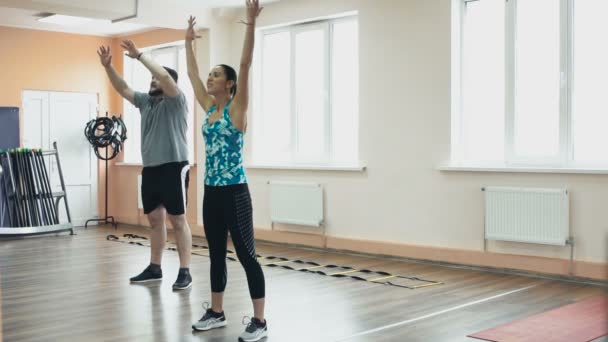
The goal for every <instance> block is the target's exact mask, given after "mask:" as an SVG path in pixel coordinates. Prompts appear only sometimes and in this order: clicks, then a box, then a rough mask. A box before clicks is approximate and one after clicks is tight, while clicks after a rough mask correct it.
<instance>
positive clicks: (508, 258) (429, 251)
mask: <svg viewBox="0 0 608 342" xmlns="http://www.w3.org/2000/svg"><path fill="white" fill-rule="evenodd" d="M255 235H256V240H263V241H269V242H274V243H286V244H292V245H301V246H308V247H315V248H323V249H333V250H337V251H344V252H354V253H360V254H370V255H381V256H389V257H401V258H409V259H415V260H420V261H431V262H439V263H449V264H452V265H462V266H476V267H489V268H494V269H504V270H515V271H524V272H533V273H539V274H549V275H557V276H564V277H573V278H574V277H576V278H585V279H594V280H602V281H606V280H608V264H607V263H596V262H588V261H574V264H573V267H572V274H570V271H571V269H570V260H565V259H558V258H546V257H537V256H527V255H512V254H503V253H494V252H483V251H473V250H459V249H451V248H440V247H428V246H413V245H406V244H399V243H393V242H382V241H371V240H359V239H351V238H342V237H334V236H319V235H312V234H300V233H293V232H285V231H273V230H268V229H256V230H255Z"/></svg>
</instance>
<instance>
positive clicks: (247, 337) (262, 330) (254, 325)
mask: <svg viewBox="0 0 608 342" xmlns="http://www.w3.org/2000/svg"><path fill="white" fill-rule="evenodd" d="M248 318H249V317H243V324H246V325H247V328H245V332H243V333H242V334H241V336H239V342H253V341H259V340H261V339H263V338H264V337H266V336H268V325H267V324H266V320H264V323H262V322H261V321H260V320H258V319H257V318H255V317H254V318H251V319H250V320H249V322H247V319H248Z"/></svg>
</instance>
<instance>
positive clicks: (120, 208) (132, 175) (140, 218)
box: [109, 29, 200, 233]
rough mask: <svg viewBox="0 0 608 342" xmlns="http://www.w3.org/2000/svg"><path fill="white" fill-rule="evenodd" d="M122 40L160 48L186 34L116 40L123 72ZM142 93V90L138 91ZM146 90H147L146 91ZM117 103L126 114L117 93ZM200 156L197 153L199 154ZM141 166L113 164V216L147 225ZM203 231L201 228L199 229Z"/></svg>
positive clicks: (192, 212)
mask: <svg viewBox="0 0 608 342" xmlns="http://www.w3.org/2000/svg"><path fill="white" fill-rule="evenodd" d="M122 39H131V40H133V42H134V43H135V44H136V45H137V46H138V47H140V48H142V47H147V46H152V45H159V44H164V43H170V42H175V41H178V40H183V39H184V31H182V30H170V29H159V30H155V31H149V32H144V33H139V34H134V35H130V36H126V37H122V38H120V39H118V38H117V39H114V41H113V42H112V43H113V45H112V50H113V56H114V57H113V59H112V62H113V63H114V66H115V68H116V70H117V71H118V72H119V73H122V61H123V60H122V57H121V56H120V54H121V53H122V51H121V48H120V42H121V40H122ZM138 90H140V91H142V89H138ZM143 90H144V91H145V90H147V89H143ZM115 96H116V101H117V103H118V111H117V112H118V113H122V105H123V102H122V101H123V100H122V98H121V97H120V96H118V95H117V94H116V95H115ZM188 107H189V108H195V106H194V105H193V104H191V105H189V106H188ZM195 127H197V120H196V116H195V124H194V127H190V128H191V129H193V130H195V132H196V129H195ZM195 153H196V151H195ZM141 169H142V168H141V166H126V165H114V164H113V165H112V166H111V167H110V170H111V171H110V172H111V173H110V174H111V178H110V197H109V198H110V205H109V207H110V212H111V214H112V215H113V216H114V217H115V218H116V219H117V220H118V221H119V222H122V223H127V224H133V225H140V226H147V225H148V220H147V219H146V217H145V215H144V214H143V210H141V209H138V208H137V176H138V175H139V174H141ZM196 188H197V180H196V166H193V167H191V168H190V186H189V189H188V211H187V216H188V222H190V227H191V228H192V229H193V230H194V231H195V233H198V230H197V228H196V213H197V210H200V209H199V206H198V204H197V198H196ZM198 229H200V228H198Z"/></svg>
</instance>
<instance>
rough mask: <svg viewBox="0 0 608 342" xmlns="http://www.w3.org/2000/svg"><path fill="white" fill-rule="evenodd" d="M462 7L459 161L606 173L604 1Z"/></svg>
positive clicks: (502, 0)
mask: <svg viewBox="0 0 608 342" xmlns="http://www.w3.org/2000/svg"><path fill="white" fill-rule="evenodd" d="M458 1H459V4H460V6H461V7H460V15H461V18H462V22H461V25H460V29H461V32H460V36H459V37H458V39H460V40H459V43H458V44H456V45H455V46H457V47H459V49H460V51H459V55H458V56H457V58H455V60H456V61H457V62H456V63H457V64H458V65H456V67H457V68H459V70H460V75H458V76H459V77H460V82H459V84H458V86H459V89H456V90H455V91H454V94H456V96H459V100H456V101H453V103H455V104H457V105H456V106H455V108H453V120H454V122H453V123H454V124H453V125H452V134H453V137H454V139H453V140H452V142H453V144H454V145H455V146H454V148H453V149H452V160H453V162H456V163H469V164H471V163H479V164H483V163H486V162H489V163H497V162H498V163H504V164H509V165H528V166H533V165H537V166H555V167H576V166H592V167H606V166H608V153H606V148H607V147H608V134H605V132H606V129H608V103H607V102H606V101H604V100H603V97H605V94H606V92H607V91H608V89H607V88H606V86H605V84H604V80H606V79H607V78H608V64H607V63H606V61H607V60H608V47H606V46H605V44H601V43H599V42H601V41H602V38H603V37H604V36H605V33H606V32H608V22H607V21H606V20H604V18H603V17H602V15H601V13H605V11H607V10H608V1H605V0H508V1H507V0H458Z"/></svg>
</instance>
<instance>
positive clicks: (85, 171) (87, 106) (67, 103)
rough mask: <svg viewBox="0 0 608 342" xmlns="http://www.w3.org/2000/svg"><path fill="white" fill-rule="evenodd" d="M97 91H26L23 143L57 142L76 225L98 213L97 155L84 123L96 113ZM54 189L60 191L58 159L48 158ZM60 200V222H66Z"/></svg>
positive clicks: (49, 146) (49, 145) (47, 145)
mask: <svg viewBox="0 0 608 342" xmlns="http://www.w3.org/2000/svg"><path fill="white" fill-rule="evenodd" d="M96 112H97V95H95V94H86V93H69V92H47V91H24V92H23V123H24V127H23V145H24V146H25V147H29V148H39V147H42V148H43V149H52V148H53V142H55V141H56V142H57V149H58V150H59V161H60V163H61V171H62V173H63V180H64V182H65V185H66V192H67V199H68V204H69V209H70V214H71V217H72V223H73V224H74V225H75V226H83V225H84V223H85V222H86V220H88V219H91V218H96V217H98V212H97V159H96V157H95V154H94V153H93V151H92V148H91V147H90V146H89V143H88V141H87V140H86V139H85V137H84V127H85V124H86V123H87V122H88V121H90V120H91V119H93V118H95V117H96V116H97V114H96ZM47 168H48V170H49V172H50V175H49V176H50V178H51V186H52V187H53V192H59V191H61V183H60V181H59V174H58V168H57V163H56V161H55V158H54V157H48V158H47ZM63 204H64V202H63V201H61V202H60V207H59V214H60V215H59V217H60V222H66V221H67V216H66V214H65V208H64V206H63Z"/></svg>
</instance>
